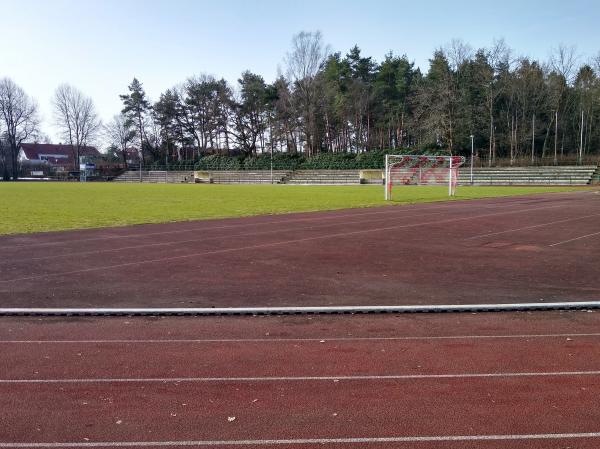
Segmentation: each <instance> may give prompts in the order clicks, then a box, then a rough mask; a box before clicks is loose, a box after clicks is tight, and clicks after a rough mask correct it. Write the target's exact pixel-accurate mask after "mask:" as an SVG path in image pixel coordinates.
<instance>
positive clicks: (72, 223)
mask: <svg viewBox="0 0 600 449" xmlns="http://www.w3.org/2000/svg"><path fill="white" fill-rule="evenodd" d="M572 190H577V188H573V187H460V188H459V189H458V193H457V196H456V197H455V199H456V200H461V199H475V198H489V197H500V196H513V195H526V194H533V193H542V192H564V191H572ZM395 197H396V200H395V201H393V202H385V201H384V200H383V187H382V186H288V185H193V184H116V183H114V184H113V183H87V184H84V183H35V182H18V183H1V182H0V234H18V233H31V232H42V231H58V230H66V229H82V228H99V227H108V226H124V225H132V224H142V223H164V222H172V221H186V220H206V219H211V218H225V217H243V216H251V215H264V214H282V213H289V212H306V211H318V210H334V209H344V208H352V207H373V206H383V205H386V204H387V205H394V204H396V205H397V204H406V203H419V202H431V201H443V200H447V199H448V196H447V188H446V187H407V188H404V189H398V190H397V191H396V192H395Z"/></svg>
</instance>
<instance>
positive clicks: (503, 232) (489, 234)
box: [465, 214, 600, 240]
mask: <svg viewBox="0 0 600 449" xmlns="http://www.w3.org/2000/svg"><path fill="white" fill-rule="evenodd" d="M591 217H600V214H594V215H585V216H583V217H577V218H567V219H566V220H557V221H550V222H548V223H541V224H537V225H533V226H525V227H523V228H515V229H508V230H506V231H499V232H490V233H488V234H479V235H475V236H473V237H467V238H466V239H465V240H473V239H478V238H482V237H490V236H492V235H500V234H508V233H509V232H517V231H524V230H527V229H535V228H541V227H544V226H550V225H553V224H558V223H567V222H570V221H577V220H584V219H586V218H591Z"/></svg>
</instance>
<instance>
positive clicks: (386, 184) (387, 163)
mask: <svg viewBox="0 0 600 449" xmlns="http://www.w3.org/2000/svg"><path fill="white" fill-rule="evenodd" d="M389 156H390V155H389V154H386V155H385V174H384V179H383V181H384V185H385V200H386V201H389V199H390V194H389V190H390V188H389V183H390V178H389V176H390V172H389Z"/></svg>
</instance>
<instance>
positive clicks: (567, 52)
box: [549, 44, 579, 85]
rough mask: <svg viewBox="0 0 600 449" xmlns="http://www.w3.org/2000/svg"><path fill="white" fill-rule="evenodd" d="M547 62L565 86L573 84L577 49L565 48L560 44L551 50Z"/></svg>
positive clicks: (577, 60)
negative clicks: (562, 79)
mask: <svg viewBox="0 0 600 449" xmlns="http://www.w3.org/2000/svg"><path fill="white" fill-rule="evenodd" d="M549 62H550V68H551V70H553V71H555V72H556V73H558V74H559V75H561V76H562V77H563V78H564V79H565V80H566V82H567V84H569V85H572V84H573V82H574V81H575V75H576V74H577V65H578V62H579V56H577V49H576V47H575V46H574V45H572V46H567V45H564V44H560V45H559V46H558V47H556V48H554V49H552V52H551V53H550V61H549Z"/></svg>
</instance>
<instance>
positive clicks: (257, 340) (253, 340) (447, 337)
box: [0, 332, 600, 344]
mask: <svg viewBox="0 0 600 449" xmlns="http://www.w3.org/2000/svg"><path fill="white" fill-rule="evenodd" d="M583 337H600V332H592V333H575V334H515V335H434V336H428V335H424V336H405V337H320V338H318V337H314V338H208V339H200V338H196V339H148V340H142V339H137V340H127V339H115V340H0V344H129V343H132V344H155V343H174V344H178V343H290V342H321V341H325V342H338V341H342V342H346V341H350V342H352V341H419V340H484V339H485V340H493V339H528V338H536V339H537V338H583Z"/></svg>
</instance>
